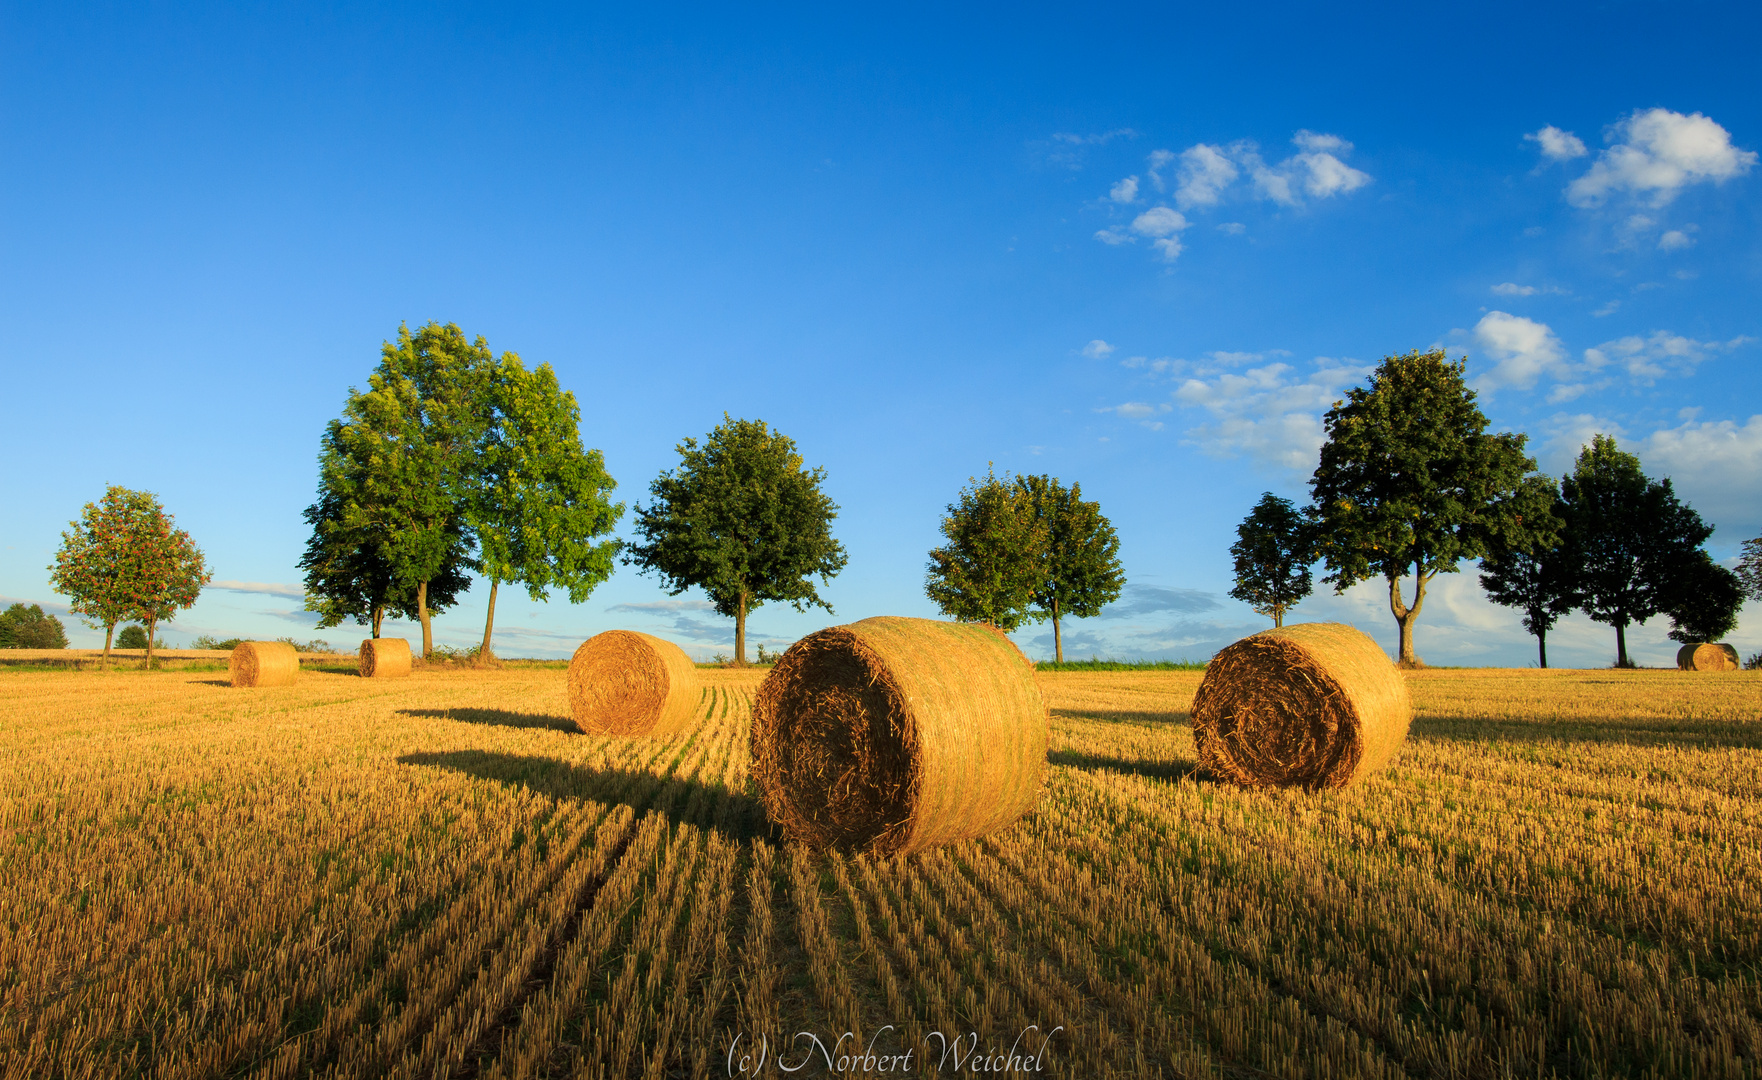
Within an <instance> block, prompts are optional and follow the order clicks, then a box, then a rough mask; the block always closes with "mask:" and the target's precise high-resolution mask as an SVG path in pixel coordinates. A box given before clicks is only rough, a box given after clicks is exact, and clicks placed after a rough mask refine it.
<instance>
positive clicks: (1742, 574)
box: [1738, 536, 1762, 600]
mask: <svg viewBox="0 0 1762 1080" xmlns="http://www.w3.org/2000/svg"><path fill="white" fill-rule="evenodd" d="M1738 580H1739V581H1741V582H1742V583H1743V586H1744V594H1745V595H1746V596H1748V597H1749V598H1750V599H1752V600H1762V536H1758V537H1757V538H1756V539H1754V540H1745V541H1744V553H1743V555H1741V556H1739V558H1738Z"/></svg>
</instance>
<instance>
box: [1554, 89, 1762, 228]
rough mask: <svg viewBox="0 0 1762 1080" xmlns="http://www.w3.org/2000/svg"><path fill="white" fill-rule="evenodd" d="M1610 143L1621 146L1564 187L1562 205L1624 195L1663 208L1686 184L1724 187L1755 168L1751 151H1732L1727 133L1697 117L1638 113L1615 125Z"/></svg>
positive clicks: (1590, 204) (1587, 204) (1581, 204)
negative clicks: (1641, 198)
mask: <svg viewBox="0 0 1762 1080" xmlns="http://www.w3.org/2000/svg"><path fill="white" fill-rule="evenodd" d="M1611 138H1614V139H1619V140H1620V141H1619V142H1616V143H1615V144H1614V145H1612V146H1610V147H1609V148H1608V149H1606V150H1604V151H1603V152H1602V153H1601V154H1599V155H1598V156H1597V160H1596V162H1595V163H1594V164H1592V166H1591V169H1590V171H1589V172H1587V173H1585V174H1584V175H1583V176H1581V177H1579V178H1578V179H1577V180H1574V181H1573V182H1572V183H1571V184H1570V185H1568V186H1567V189H1566V201H1567V202H1569V203H1571V204H1572V205H1574V206H1578V207H1594V206H1600V205H1602V203H1603V202H1604V200H1606V199H1607V198H1608V197H1609V196H1610V195H1612V194H1615V193H1617V192H1623V191H1625V192H1629V193H1631V194H1633V195H1634V196H1636V197H1649V198H1650V201H1651V205H1653V206H1664V205H1666V204H1668V203H1669V202H1670V201H1671V200H1672V199H1675V198H1676V196H1677V195H1678V194H1680V193H1681V191H1682V189H1683V188H1685V187H1687V186H1689V185H1690V184H1697V183H1704V182H1712V183H1715V184H1723V183H1724V182H1725V181H1727V180H1730V179H1732V178H1733V177H1736V176H1741V175H1743V174H1744V173H1746V172H1749V171H1750V167H1751V166H1753V165H1755V163H1756V153H1755V152H1754V151H1751V150H1740V149H1738V148H1737V147H1735V146H1733V145H1732V144H1731V133H1730V132H1728V131H1726V130H1725V129H1724V128H1723V127H1720V126H1719V125H1718V124H1717V123H1715V122H1714V121H1713V120H1712V119H1711V118H1709V117H1706V116H1703V115H1701V114H1700V113H1691V114H1689V115H1687V116H1684V115H1683V114H1682V113H1677V112H1671V111H1670V110H1669V109H1646V110H1642V111H1639V112H1636V113H1634V114H1633V115H1632V116H1630V117H1628V118H1627V119H1626V120H1623V121H1622V122H1620V123H1619V124H1617V125H1615V128H1614V129H1613V131H1612V133H1611Z"/></svg>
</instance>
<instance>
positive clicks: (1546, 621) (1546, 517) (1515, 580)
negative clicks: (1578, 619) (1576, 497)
mask: <svg viewBox="0 0 1762 1080" xmlns="http://www.w3.org/2000/svg"><path fill="white" fill-rule="evenodd" d="M1518 500H1519V513H1520V514H1521V515H1522V516H1523V518H1524V521H1525V525H1526V528H1525V529H1524V530H1523V533H1522V534H1520V535H1519V536H1518V537H1517V543H1516V544H1515V545H1514V546H1508V545H1506V544H1503V543H1501V544H1495V545H1493V547H1492V550H1490V551H1489V552H1488V553H1487V555H1486V556H1485V557H1484V558H1482V559H1481V573H1480V578H1481V588H1483V589H1485V590H1486V592H1487V598H1488V599H1490V600H1492V601H1493V602H1494V603H1495V604H1501V605H1503V606H1505V607H1512V608H1517V609H1518V610H1519V611H1521V612H1523V628H1524V629H1525V630H1528V631H1529V632H1530V633H1532V634H1534V635H1535V637H1536V651H1537V655H1538V657H1539V662H1540V664H1541V666H1542V667H1547V666H1548V631H1549V630H1551V629H1553V628H1554V624H1555V623H1556V622H1557V621H1559V619H1560V617H1561V616H1562V615H1565V614H1566V613H1567V612H1569V611H1571V610H1572V609H1573V608H1574V607H1576V606H1577V604H1578V591H1577V585H1576V584H1575V577H1574V572H1573V569H1574V564H1573V559H1572V556H1571V555H1570V553H1568V552H1567V551H1566V550H1564V549H1563V548H1562V547H1561V546H1560V531H1561V528H1562V527H1563V521H1562V518H1563V515H1564V513H1565V506H1564V505H1563V504H1562V503H1561V502H1560V489H1559V487H1558V486H1557V485H1556V484H1555V483H1554V480H1553V478H1552V477H1547V476H1530V477H1525V478H1524V487H1523V489H1522V490H1521V491H1520V492H1519V494H1518Z"/></svg>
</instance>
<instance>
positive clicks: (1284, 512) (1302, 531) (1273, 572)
mask: <svg viewBox="0 0 1762 1080" xmlns="http://www.w3.org/2000/svg"><path fill="white" fill-rule="evenodd" d="M1230 555H1231V556H1232V557H1233V558H1234V559H1235V564H1236V587H1235V588H1233V589H1231V590H1230V595H1231V596H1233V597H1235V598H1236V599H1237V600H1240V601H1242V602H1243V603H1245V604H1247V605H1248V606H1249V607H1251V608H1253V609H1254V610H1255V612H1256V613H1258V614H1261V615H1265V616H1266V617H1268V618H1270V619H1271V620H1272V621H1273V625H1274V626H1283V625H1285V613H1286V612H1287V611H1289V610H1291V609H1292V608H1293V607H1296V606H1297V603H1298V602H1299V601H1301V600H1302V599H1303V598H1304V597H1306V596H1308V595H1309V593H1310V589H1311V588H1312V585H1311V583H1310V577H1309V564H1310V563H1312V562H1314V561H1315V539H1314V530H1313V529H1312V528H1311V526H1310V524H1309V522H1308V521H1306V520H1305V519H1304V517H1303V514H1302V513H1301V512H1300V511H1299V510H1298V509H1297V508H1296V507H1295V506H1293V505H1291V500H1289V499H1281V498H1279V497H1278V496H1277V495H1274V494H1273V493H1272V492H1270V491H1267V492H1263V493H1262V494H1261V496H1260V501H1259V502H1258V503H1255V504H1254V509H1252V510H1250V511H1249V512H1248V516H1247V517H1245V518H1243V519H1242V524H1240V525H1238V526H1236V542H1235V543H1234V544H1231V545H1230Z"/></svg>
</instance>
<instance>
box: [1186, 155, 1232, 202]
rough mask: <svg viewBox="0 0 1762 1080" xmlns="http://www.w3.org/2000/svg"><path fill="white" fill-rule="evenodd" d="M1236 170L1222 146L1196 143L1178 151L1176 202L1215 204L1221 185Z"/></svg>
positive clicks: (1226, 181)
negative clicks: (1179, 159) (1178, 184)
mask: <svg viewBox="0 0 1762 1080" xmlns="http://www.w3.org/2000/svg"><path fill="white" fill-rule="evenodd" d="M1237 175H1238V170H1237V168H1236V165H1235V163H1234V162H1232V161H1231V160H1230V159H1229V157H1228V156H1227V155H1226V154H1225V152H1224V148H1223V147H1221V146H1208V145H1206V144H1205V143H1198V144H1196V145H1194V146H1190V147H1188V148H1187V149H1186V150H1183V151H1182V152H1181V172H1180V181H1181V182H1180V187H1179V188H1177V189H1176V191H1175V205H1176V206H1179V207H1180V208H1181V209H1183V210H1186V209H1189V208H1191V207H1194V206H1216V205H1217V204H1218V199H1219V197H1220V196H1221V194H1222V192H1223V190H1224V188H1226V187H1229V186H1230V184H1232V183H1234V182H1235V179H1236V176H1237Z"/></svg>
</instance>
